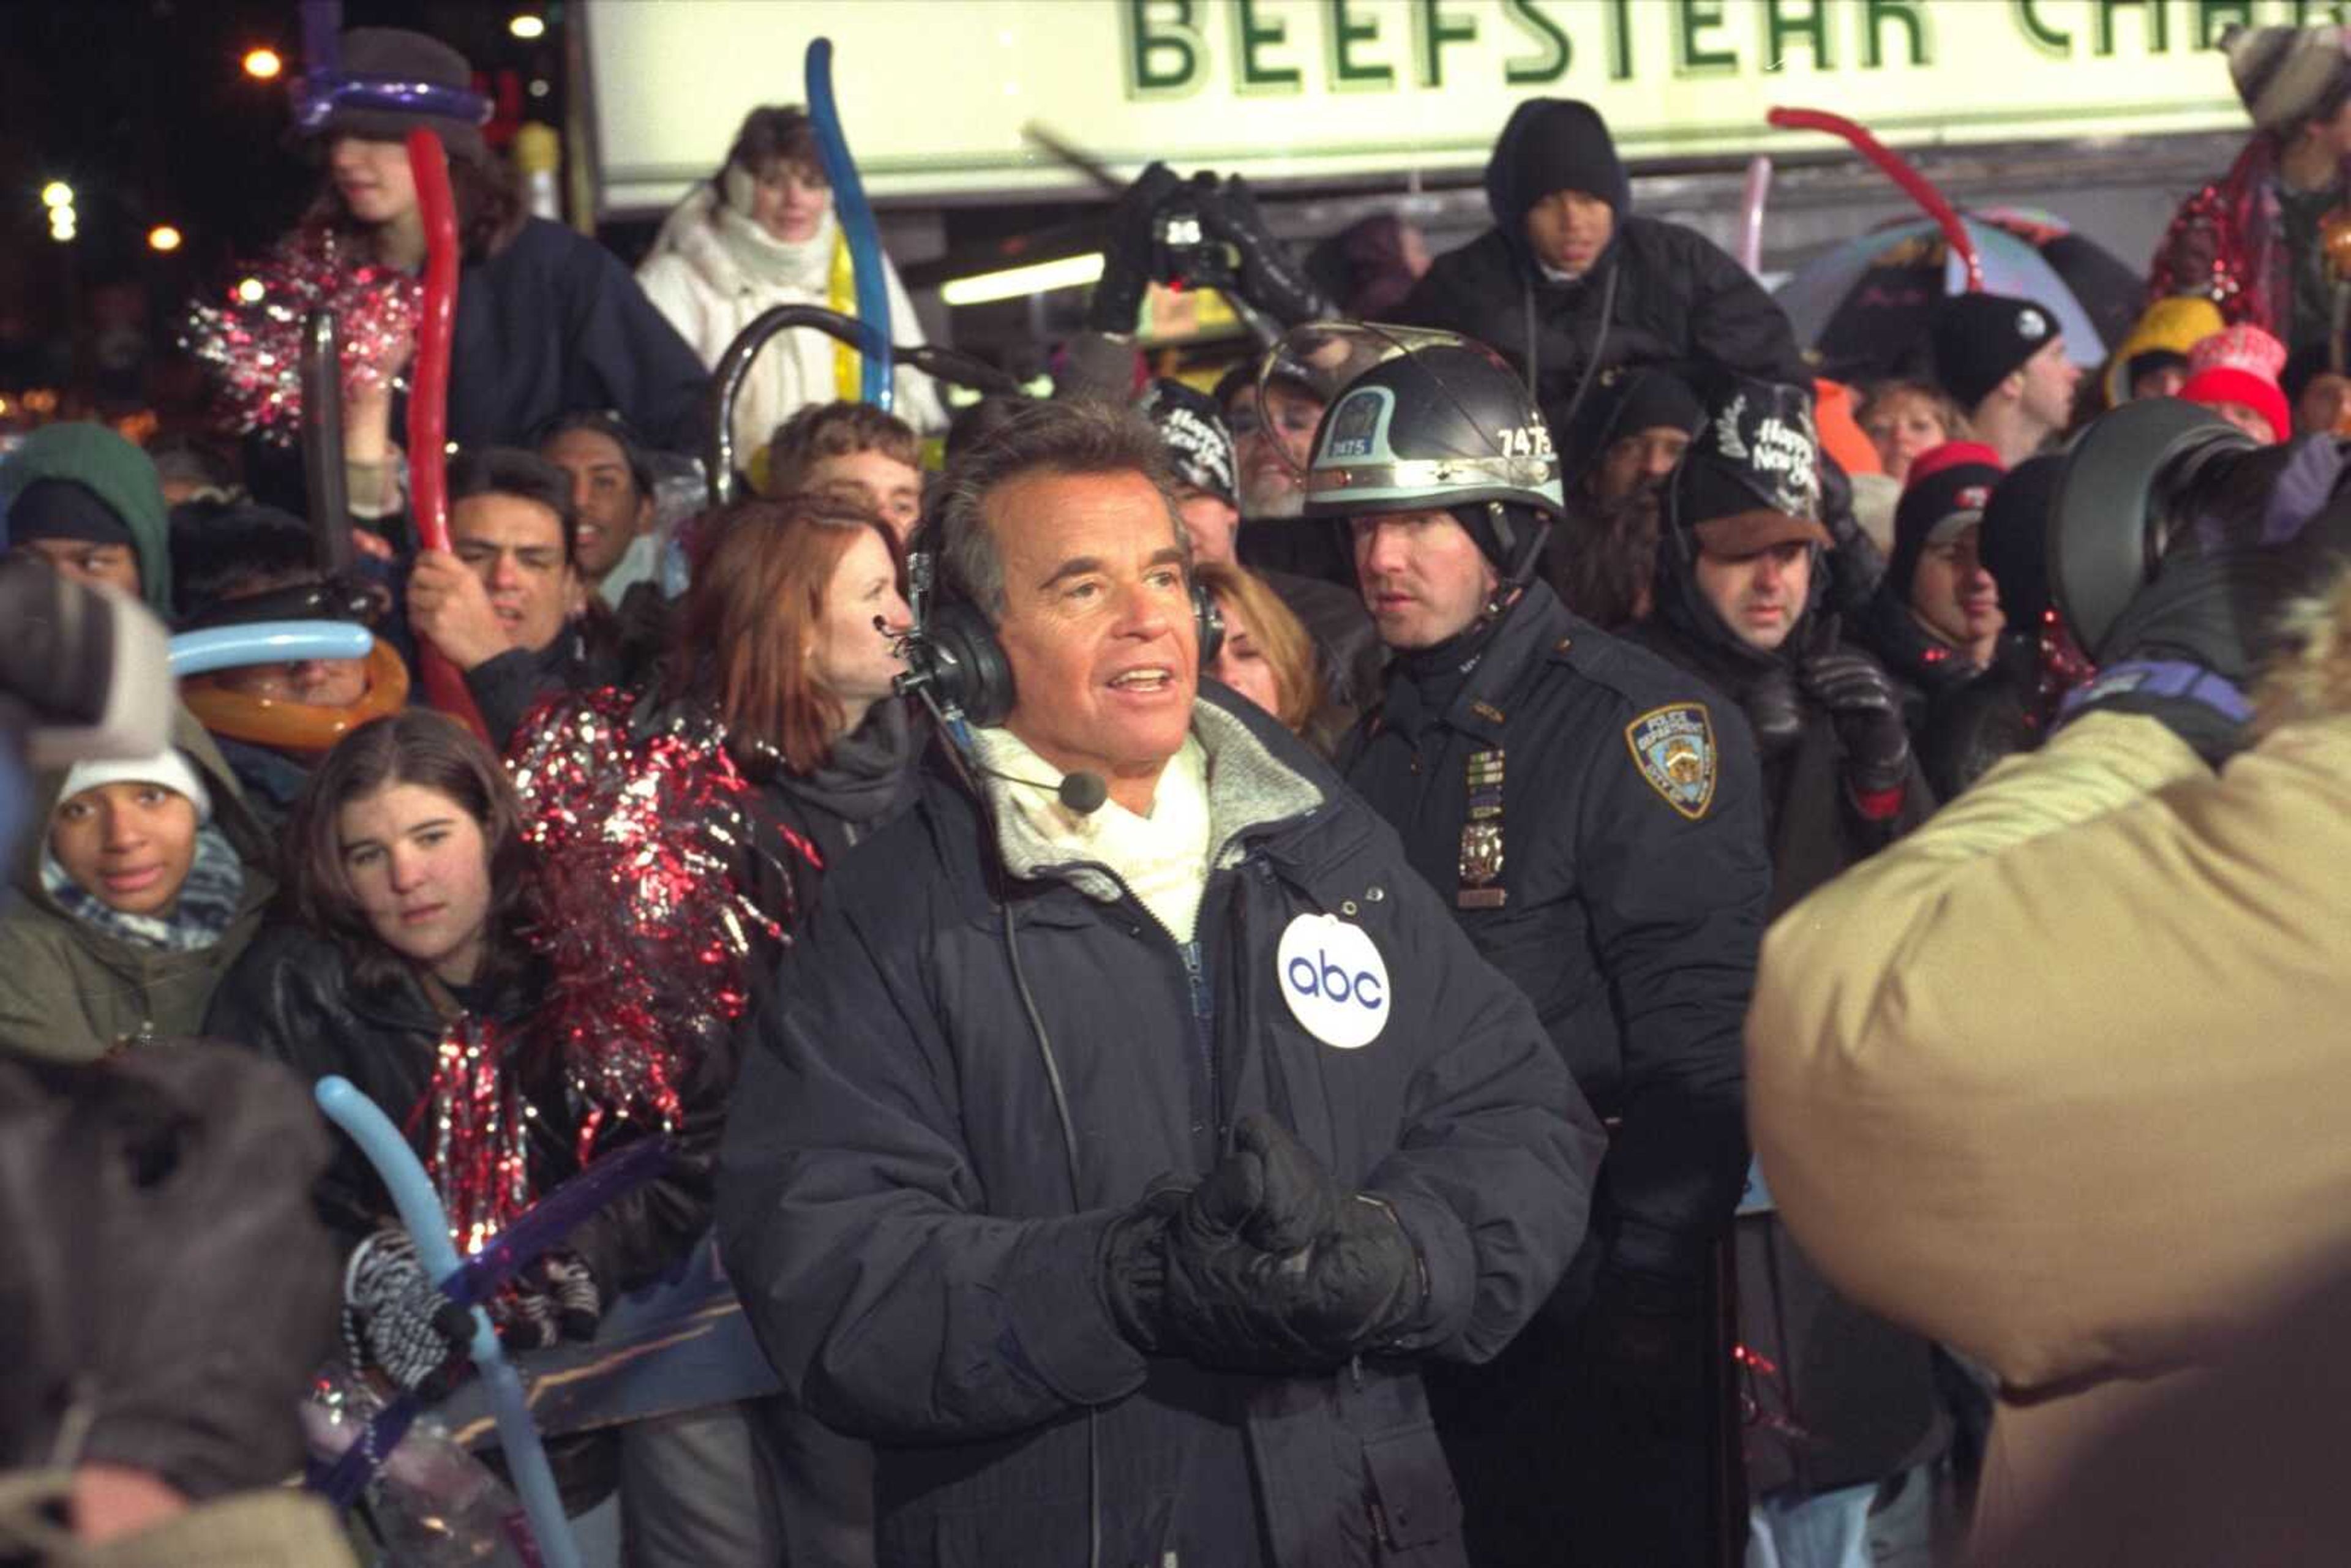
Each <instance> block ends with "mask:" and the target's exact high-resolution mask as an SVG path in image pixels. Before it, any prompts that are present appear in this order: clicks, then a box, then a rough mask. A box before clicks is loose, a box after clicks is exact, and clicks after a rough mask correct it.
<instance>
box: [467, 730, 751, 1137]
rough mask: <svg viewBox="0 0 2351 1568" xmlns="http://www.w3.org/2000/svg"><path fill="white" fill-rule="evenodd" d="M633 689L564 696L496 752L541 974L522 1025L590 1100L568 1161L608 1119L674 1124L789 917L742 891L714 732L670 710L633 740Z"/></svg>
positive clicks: (746, 852) (732, 792) (738, 827)
mask: <svg viewBox="0 0 2351 1568" xmlns="http://www.w3.org/2000/svg"><path fill="white" fill-rule="evenodd" d="M633 701H634V699H633V698H632V697H631V695H629V694H627V693H625V692H620V691H612V690H606V691H600V692H592V693H588V694H585V695H576V696H571V697H567V698H564V699H562V700H561V701H559V703H558V704H556V705H555V706H551V707H549V708H547V709H543V710H542V711H541V712H540V713H539V714H538V715H536V716H533V718H532V719H531V720H530V721H528V722H527V723H526V724H525V725H524V726H523V727H522V728H521V730H520V731H519V734H520V735H521V737H522V738H521V740H519V741H518V743H517V749H516V751H515V754H514V755H513V756H512V757H511V758H509V759H508V768H509V770H510V771H511V772H512V773H513V775H514V779H515V786H516V789H517V790H518V791H519V792H520V794H521V796H522V801H523V818H524V837H525V838H526V839H527V840H528V841H529V842H530V843H531V844H532V845H533V846H534V847H535V848H536V849H537V850H538V867H537V874H536V876H535V878H534V887H535V892H534V894H533V915H532V921H531V932H532V941H533V943H534V945H535V946H537V947H538V950H539V951H540V952H541V953H542V954H544V955H545V956H546V957H547V959H548V961H549V965H550V967H551V968H552V971H553V978H552V983H551V985H550V987H549V992H548V998H547V1001H546V1004H545V1005H544V1006H543V1007H542V1008H541V1009H540V1010H539V1013H538V1020H537V1021H538V1026H539V1028H540V1029H541V1030H544V1031H545V1032H544V1034H543V1035H542V1038H544V1039H547V1040H552V1041H554V1042H555V1043H556V1045H557V1046H558V1047H559V1049H560V1050H561V1051H562V1052H563V1060H564V1063H565V1070H566V1077H567V1079H568V1081H569V1083H570V1085H571V1088H572V1090H573V1092H575V1093H576V1094H577V1095H578V1096H579V1097H580V1099H581V1100H582V1101H583V1102H584V1103H587V1104H588V1105H590V1106H591V1107H593V1109H592V1110H591V1111H590V1114H589V1115H588V1117H587V1118H586V1119H585V1120H583V1122H582V1123H581V1124H580V1135H579V1151H580V1159H581V1161H582V1163H585V1161H586V1160H587V1158H588V1156H589V1154H590V1150H591V1148H592V1145H593V1144H594V1142H595V1140H596V1137H597V1134H598V1133H599V1132H600V1131H601V1124H602V1121H603V1119H604V1118H605V1117H606V1116H607V1115H610V1116H613V1117H619V1118H622V1119H624V1120H635V1121H642V1122H650V1123H652V1124H655V1125H658V1126H661V1127H663V1128H664V1129H668V1130H674V1129H675V1127H676V1126H677V1124H678V1121H679V1117H680V1114H681V1095H682V1092H683V1091H684V1086H685V1085H686V1084H687V1083H688V1082H691V1080H692V1076H693V1074H694V1073H695V1071H696V1069H697V1068H698V1067H699V1066H700V1064H701V1063H702V1061H703V1060H704V1059H705V1057H706V1056H707V1055H708V1054H709V1053H710V1052H711V1051H713V1050H714V1049H718V1048H720V1047H721V1046H722V1045H723V1042H724V1041H725V1040H726V1035H727V1032H728V1031H729V1030H731V1029H732V1028H733V1026H734V1023H735V1020H736V1019H737V1018H739V1017H740V1016H741V1015H742V1012H743V1009H744V1008H745V1006H746V1005H747V1003H748V1001H749V999H750V984H751V976H750V974H749V972H748V971H749V968H750V963H751V959H752V957H753V956H754V955H755V954H757V953H758V952H760V951H762V950H772V946H773V945H775V944H779V943H781V942H783V941H784V940H785V928H786V925H788V924H789V920H790V918H791V912H790V911H789V909H786V910H783V911H780V912H778V915H770V914H768V912H765V911H763V910H762V909H761V908H760V907H759V906H758V904H756V903H754V902H753V901H752V899H751V898H750V897H749V896H748V894H747V889H746V887H745V886H743V885H741V884H742V883H743V882H744V881H746V880H747V877H746V872H747V867H748V866H749V864H750V863H751V862H752V860H753V857H754V856H755V855H756V854H758V847H757V846H756V845H755V844H754V843H753V842H752V841H751V826H750V818H749V816H748V815H747V811H746V810H745V801H746V800H747V797H748V795H749V794H750V792H751V789H752V785H751V784H750V782H749V781H748V780H747V779H745V778H744V777H743V774H742V772H741V770H740V769H738V768H737V767H736V765H735V762H734V759H733V758H732V757H731V756H730V755H729V753H728V751H727V748H726V745H725V731H724V730H723V728H721V727H720V726H719V725H718V724H717V722H716V720H715V719H691V718H685V719H678V720H676V721H674V722H672V723H670V724H667V725H665V726H663V727H660V728H658V729H657V730H655V731H654V732H653V733H651V734H646V735H637V734H632V731H631V728H630V713H631V708H632V703H633ZM780 880H781V881H782V882H783V883H785V885H786V886H787V887H788V886H789V878H784V879H780ZM778 916H779V917H778Z"/></svg>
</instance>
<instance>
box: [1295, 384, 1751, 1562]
mask: <svg viewBox="0 0 2351 1568" xmlns="http://www.w3.org/2000/svg"><path fill="white" fill-rule="evenodd" d="M1307 493H1308V503H1307V504H1308V507H1309V509H1310V511H1311V513H1314V514H1319V515H1322V516H1336V517H1348V518H1351V519H1352V521H1353V539H1354V555H1355V563H1356V567H1357V570H1358V573H1359V575H1360V578H1361V581H1362V588H1363V593H1364V601H1365V603H1366V604H1367V605H1368V607H1369V608H1370V610H1371V612H1372V615H1373V618H1374V621H1375V622H1376V623H1377V624H1378V626H1379V629H1380V633H1381V636H1382V638H1383V639H1384V641H1385V642H1386V643H1388V644H1389V646H1390V648H1391V649H1392V650H1393V658H1392V660H1391V663H1390V665H1389V675H1388V682H1387V687H1386V692H1385V697H1384V704H1383V706H1381V707H1380V709H1379V710H1378V711H1376V712H1375V713H1374V714H1372V715H1371V716H1368V717H1367V719H1366V720H1365V721H1364V724H1363V726H1361V727H1359V728H1358V730H1357V732H1356V734H1355V736H1354V737H1353V738H1352V740H1351V742H1350V745H1349V747H1348V749H1347V752H1346V755H1345V760H1344V762H1343V771H1344V772H1345V774H1346V777H1347V781H1348V782H1349V783H1350V784H1352V785H1353V786H1354V787H1355V789H1357V790H1358V791H1360V792H1361V793H1362V795H1363V796H1364V799H1365V800H1368V801H1369V802H1370V803H1371V804H1372V805H1373V807H1374V809H1376V810H1378V811H1379V812H1380V814H1381V815H1383V816H1384V817H1386V818H1387V819H1388V820H1389V821H1392V822H1394V823H1395V825H1396V828H1397V830H1398V831H1400V832H1401V833H1402V834H1403V836H1404V841H1405V854H1406V856H1407V857H1408V858H1409V859H1410V860H1411V862H1412V864H1413V866H1414V868H1415V869H1416V871H1418V872H1419V873H1420V874H1421V875H1422V876H1423V877H1424V878H1426V880H1427V881H1428V882H1429V883H1431V884H1432V885H1433V886H1435V887H1436V888H1437V890H1438V892H1439V894H1441V895H1442V896H1443V897H1444V898H1445V899H1446V901H1447V903H1449V904H1451V905H1452V906H1453V911H1454V915H1455V918H1456V919H1458V921H1459V922H1460V923H1461V925H1462V927H1463V928H1464V929H1465V930H1466V931H1468V934H1469V936H1470V939H1471V941H1473V942H1474V943H1476V944H1477V946H1478V950H1479V952H1480V953H1482V954H1484V955H1485V956H1486V957H1487V959H1488V960H1489V961H1490V962H1491V963H1492V964H1493V965H1494V966H1495V967H1497V968H1499V969H1500V970H1501V971H1502V973H1503V974H1505V975H1507V976H1509V977H1510V978H1511V979H1512V980H1514V981H1516V982H1517V983H1518V985H1519V987H1520V988H1521V989H1523V990H1524V991H1525V992H1526V993H1527V995H1528V996H1529V997H1531V998H1533V1000H1534V1003H1535V1009H1536V1011H1537V1012H1538V1013H1539V1014H1540V1015H1541V1018H1542V1021H1543V1025H1544V1027H1545V1029H1546V1030H1548V1031H1549V1032H1550V1035H1551V1038H1552V1042H1553V1044H1555V1045H1556V1046H1557V1047H1558V1049H1559V1051H1560V1052H1561V1054H1562V1056H1563V1057H1564V1059H1565V1060H1566V1061H1567V1063H1568V1065H1569V1067H1570V1068H1571V1070H1572V1071H1573V1073H1574V1075H1575V1079H1576V1082H1577V1083H1578V1084H1579V1085H1580V1086H1581V1087H1582V1088H1583V1092H1584V1093H1585V1094H1586V1096H1588V1097H1589V1098H1590V1100H1591V1101H1592V1103H1593V1107H1594V1108H1595V1109H1596V1110H1598V1111H1599V1112H1600V1113H1602V1115H1603V1116H1604V1117H1606V1118H1610V1119H1613V1120H1614V1121H1615V1123H1616V1124H1617V1127H1616V1135H1615V1138H1614V1143H1613V1144H1612V1145H1611V1147H1610V1150H1609V1154H1608V1157H1607V1160H1606V1163H1605V1164H1604V1166H1603V1167H1602V1177H1601V1186H1600V1191H1599V1194H1598V1197H1597V1198H1596V1199H1595V1204H1594V1211H1593V1229H1592V1232H1591V1234H1590V1236H1589V1238H1588V1239H1587V1240H1586V1244H1585V1246H1584V1249H1583V1253H1582V1255H1581V1256H1580V1257H1579V1259H1578V1260H1577V1266H1576V1268H1575V1270H1573V1274H1572V1275H1571V1278H1570V1281H1569V1283H1568V1284H1567V1286H1566V1287H1565V1288H1563V1290H1562V1292H1561V1294H1560V1296H1559V1297H1558V1298H1557V1299H1555V1300H1554V1301H1553V1302H1552V1305H1551V1308H1550V1309H1549V1310H1547V1311H1546V1312H1545V1313H1544V1314H1543V1315H1542V1316H1541V1317H1540V1318H1538V1320H1537V1321H1536V1322H1535V1323H1534V1324H1532V1325H1531V1327H1530V1328H1529V1329H1528V1330H1527V1331H1526V1332H1525V1333H1523V1334H1521V1335H1520V1340H1519V1342H1518V1343H1517V1344H1515V1345H1514V1346H1513V1347H1512V1349H1511V1351H1510V1353H1509V1354H1506V1355H1505V1356H1504V1357H1503V1358H1502V1359H1501V1360H1500V1361H1499V1362H1497V1363H1495V1364H1493V1365H1491V1366H1489V1367H1486V1368H1482V1369H1477V1370H1475V1371H1465V1372H1463V1373H1460V1374H1450V1375H1447V1378H1446V1379H1445V1380H1444V1384H1443V1385H1440V1386H1439V1388H1438V1389H1437V1394H1438V1396H1439V1424H1440V1429H1441V1430H1442V1431H1443V1432H1444V1435H1445V1437H1446V1440H1447V1450H1448V1453H1449V1455H1450V1456H1451V1458H1453V1461H1454V1469H1455V1471H1456V1473H1457V1474H1458V1475H1459V1476H1460V1477H1461V1479H1462V1486H1463V1496H1464V1501H1465V1505H1466V1508H1467V1511H1468V1521H1469V1531H1470V1541H1471V1547H1472V1551H1473V1554H1474V1555H1475V1556H1476V1558H1477V1560H1478V1561H1479V1563H1481V1564H1489V1565H1492V1564H1513V1563H1543V1564H1555V1563H1563V1562H1573V1563H1601V1564H1608V1565H1610V1568H1616V1565H1619V1564H1624V1563H1643V1564H1677V1563H1708V1562H1711V1561H1713V1560H1714V1554H1715V1553H1716V1552H1717V1551H1718V1549H1719V1541H1720V1540H1721V1539H1723V1538H1724V1532H1725V1531H1728V1530H1730V1529H1733V1528H1735V1527H1733V1526H1732V1525H1730V1523H1729V1521H1728V1519H1727V1518H1726V1516H1725V1514H1724V1513H1723V1511H1721V1510H1719V1509H1717V1508H1714V1507H1713V1506H1712V1505H1713V1504H1714V1503H1715V1502H1716V1501H1717V1500H1719V1496H1720V1490H1719V1486H1718V1485H1717V1482H1718V1481H1719V1476H1718V1475H1716V1473H1715V1471H1714V1469H1713V1460H1714V1458H1716V1457H1717V1455H1718V1454H1719V1445H1720V1443H1721V1440H1722V1435H1721V1432H1720V1425H1721V1424H1720V1422H1719V1420H1718V1419H1717V1418H1716V1415H1715V1413H1716V1410H1717V1409H1718V1407H1719V1405H1720V1403H1721V1390H1722V1386H1723V1385H1722V1381H1721V1380H1722V1377H1723V1375H1724V1373H1725V1367H1724V1357H1723V1355H1722V1347H1721V1346H1720V1344H1719V1331H1718V1329H1717V1327H1716V1323H1717V1321H1718V1319H1719V1311H1718V1310H1717V1309H1715V1308H1714V1307H1712V1306H1710V1305H1709V1302H1710V1300H1711V1295H1712V1293H1711V1291H1710V1289H1709V1275H1710V1271H1711V1269H1712V1267H1713V1263H1714V1258H1715V1248H1716V1243H1717V1241H1718V1240H1719V1238H1720V1237H1721V1235H1722V1233H1723V1231H1724V1229H1725V1228H1726V1226H1727V1225H1728V1223H1729V1219H1730V1216H1731V1211H1732V1207H1733V1204H1734V1203H1735V1201H1736V1198H1737V1195H1738V1192H1739V1189H1740V1173H1741V1169H1742V1167H1743V1166H1744V1164H1745V1161H1746V1153H1745V1136H1744V1131H1743V1127H1742V1123H1741V1112H1742V1105H1741V1066H1740V1019H1741V1018H1742V1016H1743V1015H1744V1014H1745V1012H1746V1008H1747V998H1748V991H1749V989H1750V985H1751V984H1752V980H1753V976H1754V964H1755V953H1756V946H1757V943H1758V941H1759V939H1760V936H1761V917H1762V912H1763V905H1764V899H1765V896H1766V894H1767V892H1768V888H1769V882H1770V875H1771V871H1770V865H1769V862H1768V861H1767V859H1766V857H1765V854H1764V845H1763V834H1762V827H1761V813H1760V808H1759V801H1758V790H1757V780H1756V770H1755V762H1754V755H1753V743H1752V742H1751V741H1750V738H1749V737H1748V733H1747V726H1746V724H1745V722H1744V721H1743V720H1742V719H1741V717H1740V715H1739V713H1738V712H1737V710H1736V709H1733V708H1730V707H1729V706H1726V705H1724V704H1723V703H1721V702H1720V701H1719V699H1717V698H1716V696H1715V695H1714V694H1712V693H1711V692H1710V691H1708V689H1707V688H1706V687H1705V686H1703V685H1700V684H1699V683H1698V682H1697V681H1695V680H1692V679H1690V678H1689V677H1687V676H1686V675H1683V674H1680V673H1679V672H1677V671H1676V670H1673V669H1672V668H1670V667H1669V666H1667V665H1666V664H1663V663H1661V662H1660V661H1658V660H1657V659H1656V658H1655V657H1653V656H1651V655H1650V654H1648V653H1644V652H1642V651H1640V650H1638V649H1635V648H1634V647H1632V646H1630V645H1628V644H1626V643H1622V642H1619V641H1617V640H1616V639H1614V638H1613V637H1610V636H1607V635H1605V634H1604V633H1602V632H1598V631H1596V630H1595V629H1593V627H1592V626H1591V625H1590V624H1589V623H1588V622H1583V621H1582V620H1579V619H1577V618H1576V617H1575V616H1574V615H1573V614H1571V613H1570V612H1568V611H1567V610H1566V609H1565V608H1564V607H1562V605H1561V603H1560V602H1559V600H1558V599H1557V597H1556V596H1555V595H1554V594H1553V593H1552V591H1551V589H1550V588H1549V587H1548V586H1547V585H1545V584H1544V583H1543V582H1541V580H1537V579H1536V576H1535V563H1536V561H1537V559H1538V558H1539V555H1540V552H1541V548H1542V544H1543V540H1544V537H1545V535H1546V534H1547V532H1548V530H1549V528H1550V523H1551V520H1552V518H1553V517H1556V516H1557V515H1558V513H1559V512H1560V510H1561V507H1562V497H1561V486H1560V476H1559V465H1558V461H1557V459H1556V458H1555V456H1554V455H1552V449H1551V444H1550V442H1549V440H1548V438H1547V435H1546V431H1545V426H1544V423H1543V420H1542V418H1541V414H1540V413H1539V412H1538V411H1537V410H1536V408H1535V407H1534V406H1533V404H1532V403H1531V402H1530V401H1529V400H1528V398H1527V397H1526V395H1525V393H1524V392H1523V391H1522V390H1521V388H1520V384H1519V382H1518V381H1517V379H1516V378H1515V377H1514V376H1513V375H1512V374H1511V373H1510V371H1509V370H1508V368H1507V367H1506V366H1504V365H1503V364H1502V363H1501V362H1500V361H1499V360H1498V359H1497V358H1496V357H1495V356H1494V355H1493V354H1492V353H1491V351H1490V350H1487V349H1485V348H1484V347H1483V346H1482V345H1478V344H1473V343H1470V342H1468V340H1461V339H1453V340H1450V341H1449V342H1443V343H1437V344H1435V345H1430V346H1420V347H1416V348H1414V349H1413V350H1411V351H1408V352H1398V353H1395V354H1393V355H1391V357H1389V358H1388V359H1387V360H1386V361H1384V362H1383V363H1380V364H1377V365H1375V366H1374V368H1372V369H1371V370H1369V371H1364V373H1362V374H1360V375H1358V376H1357V377H1356V379H1354V380H1353V382H1350V383H1349V384H1348V386H1347V388H1346V389H1345V390H1344V391H1343V392H1342V393H1341V394H1340V396H1339V398H1338V399H1337V401H1335V402H1333V403H1332V408H1331V411H1330V413H1329V414H1328V416H1327V417H1326V418H1325V419H1324V421H1323V423H1322V427H1321V430H1320V431H1319V433H1318V434H1317V437H1316V446H1315V452H1314V457H1313V462H1312V465H1311V469H1310V472H1309V474H1308V476H1307Z"/></svg>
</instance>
